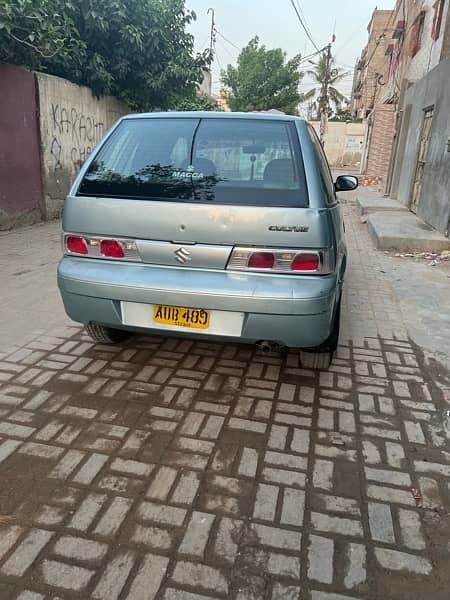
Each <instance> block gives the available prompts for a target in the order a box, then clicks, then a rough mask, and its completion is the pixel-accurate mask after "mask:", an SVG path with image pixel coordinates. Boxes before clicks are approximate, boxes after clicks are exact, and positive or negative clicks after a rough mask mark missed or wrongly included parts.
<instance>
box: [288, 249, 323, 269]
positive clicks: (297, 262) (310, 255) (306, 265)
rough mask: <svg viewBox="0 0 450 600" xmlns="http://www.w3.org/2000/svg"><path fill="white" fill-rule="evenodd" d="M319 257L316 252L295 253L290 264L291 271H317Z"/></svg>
mask: <svg viewBox="0 0 450 600" xmlns="http://www.w3.org/2000/svg"><path fill="white" fill-rule="evenodd" d="M319 267H320V259H319V255H318V253H317V252H303V253H302V254H297V256H296V257H295V258H294V260H293V261H292V264H291V270H292V271H317V269H318V268H319Z"/></svg>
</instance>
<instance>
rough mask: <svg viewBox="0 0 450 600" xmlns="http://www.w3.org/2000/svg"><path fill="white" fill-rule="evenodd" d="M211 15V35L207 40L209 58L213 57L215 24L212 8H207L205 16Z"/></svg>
mask: <svg viewBox="0 0 450 600" xmlns="http://www.w3.org/2000/svg"><path fill="white" fill-rule="evenodd" d="M209 13H211V34H210V38H209V53H210V56H212V55H213V52H214V44H215V43H216V22H215V20H214V17H215V13H214V9H213V8H208V12H207V14H208V15H209Z"/></svg>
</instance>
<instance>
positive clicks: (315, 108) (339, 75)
mask: <svg viewBox="0 0 450 600" xmlns="http://www.w3.org/2000/svg"><path fill="white" fill-rule="evenodd" d="M307 73H308V75H310V76H311V77H312V78H313V80H314V81H315V82H316V83H318V84H319V87H316V88H313V89H311V90H309V91H308V92H306V94H305V95H304V99H305V100H312V99H314V100H313V102H312V112H313V113H314V114H315V116H314V117H313V118H316V119H317V120H320V104H321V100H322V98H321V96H322V90H323V85H324V83H325V80H326V78H327V57H326V55H325V54H324V53H323V54H321V56H320V58H319V60H318V61H317V63H315V64H314V68H313V69H312V70H310V71H307ZM346 75H347V73H346V72H344V71H343V70H342V69H340V68H339V67H336V66H335V61H334V59H333V58H332V59H331V61H330V63H329V65H328V97H329V103H328V107H329V111H328V115H329V116H331V115H332V114H333V112H336V111H338V110H339V109H340V108H341V107H342V104H343V103H345V102H346V101H347V98H346V97H345V96H344V94H342V93H341V92H340V91H339V90H338V89H337V87H335V86H336V84H337V83H339V82H340V81H341V80H342V79H344V77H346ZM333 109H334V111H333Z"/></svg>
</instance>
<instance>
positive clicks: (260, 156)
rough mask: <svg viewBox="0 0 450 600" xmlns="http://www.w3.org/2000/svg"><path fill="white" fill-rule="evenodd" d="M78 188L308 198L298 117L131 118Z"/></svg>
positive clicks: (287, 202) (200, 198)
mask: <svg viewBox="0 0 450 600" xmlns="http://www.w3.org/2000/svg"><path fill="white" fill-rule="evenodd" d="M78 194H79V195H83V196H103V197H112V198H116V197H117V198H133V199H139V200H174V201H185V202H207V203H217V204H247V205H255V206H258V205H262V206H300V207H303V206H307V205H308V195H307V189H306V183H305V174H304V169H303V161H302V157H301V152H300V145H299V140H298V135H297V131H296V128H295V124H294V123H293V122H289V121H276V120H264V119H221V118H213V119H208V118H205V119H196V118H187V117H184V118H176V117H171V118H170V117H169V118H168V117H161V118H155V117H153V118H148V119H143V118H139V119H126V120H124V121H122V123H120V125H119V126H118V127H117V128H116V129H115V131H114V132H113V134H112V135H111V136H110V137H109V138H108V139H107V141H106V143H105V144H104V145H103V146H102V147H101V148H100V150H99V152H98V153H97V155H96V156H95V157H94V159H93V160H92V162H91V164H90V165H89V168H88V170H87V172H86V174H85V176H84V178H83V180H82V181H81V184H80V186H79V189H78Z"/></svg>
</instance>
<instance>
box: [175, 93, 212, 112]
mask: <svg viewBox="0 0 450 600" xmlns="http://www.w3.org/2000/svg"><path fill="white" fill-rule="evenodd" d="M175 109H176V110H208V111H209V110H216V111H222V108H221V107H220V106H219V104H218V103H217V102H216V101H215V100H214V98H209V97H208V96H205V95H204V94H200V95H198V96H195V97H194V98H185V99H184V100H181V101H180V102H179V103H178V104H176V106H175Z"/></svg>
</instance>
